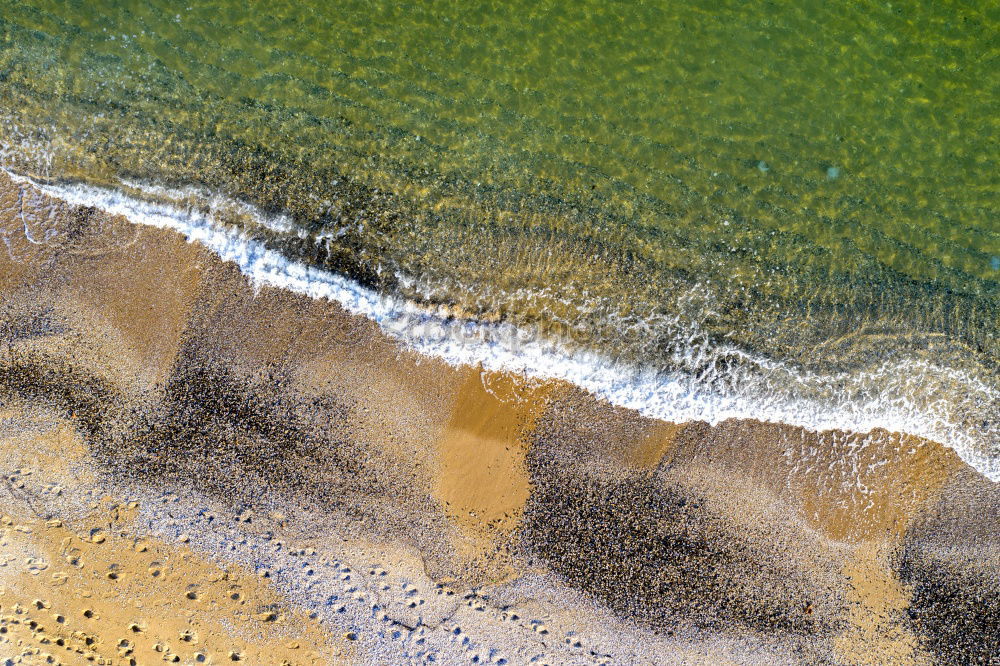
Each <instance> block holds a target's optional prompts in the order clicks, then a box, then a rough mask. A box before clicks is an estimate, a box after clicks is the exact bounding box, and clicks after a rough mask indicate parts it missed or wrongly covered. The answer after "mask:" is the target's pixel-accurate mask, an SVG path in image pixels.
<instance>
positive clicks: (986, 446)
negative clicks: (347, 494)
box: [7, 171, 1000, 481]
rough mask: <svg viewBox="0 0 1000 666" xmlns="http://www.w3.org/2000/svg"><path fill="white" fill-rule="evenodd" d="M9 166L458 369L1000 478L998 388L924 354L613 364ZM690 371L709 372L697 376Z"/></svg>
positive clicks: (210, 225)
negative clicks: (842, 361)
mask: <svg viewBox="0 0 1000 666" xmlns="http://www.w3.org/2000/svg"><path fill="white" fill-rule="evenodd" d="M7 173H8V175H9V176H10V177H11V178H12V179H13V180H15V181H16V182H18V183H21V184H25V185H29V186H31V187H34V188H36V189H38V190H40V191H41V192H43V193H44V194H46V195H48V196H51V197H55V198H58V199H62V200H64V201H66V202H68V203H70V204H75V205H81V206H92V207H95V208H98V209H100V210H103V211H105V212H107V213H110V214H113V215H120V216H122V217H124V218H126V219H128V220H130V221H131V222H133V223H136V224H141V225H148V226H152V227H157V228H160V229H172V230H174V231H177V232H179V233H181V234H183V235H184V236H185V237H186V238H187V239H188V240H189V241H191V242H198V243H200V244H202V245H204V246H205V247H207V248H208V249H210V250H212V251H213V252H215V253H216V254H217V255H218V256H219V257H221V258H222V259H223V260H224V261H229V262H233V263H235V264H236V265H237V266H238V267H239V268H240V270H241V271H242V272H243V273H244V274H245V275H246V276H247V277H248V278H249V279H250V280H251V281H252V282H254V283H255V284H257V285H268V286H273V287H279V288H283V289H289V290H291V291H295V292H297V293H301V294H305V295H307V296H310V297H312V298H325V299H329V300H332V301H336V302H337V303H339V304H340V305H341V306H342V307H343V308H344V309H345V310H347V311H348V312H350V313H352V314H356V315H363V316H365V317H368V318H370V319H372V320H374V321H375V322H376V323H377V324H378V325H379V326H380V328H381V329H382V330H383V331H384V332H385V333H386V334H387V335H389V336H390V337H392V338H394V339H396V340H397V341H399V342H400V343H401V344H403V345H405V346H406V347H408V348H410V349H413V350H415V351H417V352H420V353H423V354H426V355H428V356H433V357H436V358H440V359H443V360H445V361H447V362H448V363H450V364H453V365H472V366H481V367H482V368H484V369H486V370H496V371H506V372H514V373H518V374H521V375H523V376H525V377H530V378H536V379H541V380H545V379H557V380H563V381H567V382H571V383H573V384H575V385H577V386H580V387H581V388H584V389H586V390H587V391H589V392H591V393H593V394H594V395H596V396H598V397H600V398H603V399H606V400H607V401H608V402H610V403H612V404H614V405H617V406H621V407H627V408H630V409H634V410H636V411H638V412H639V413H641V414H643V415H645V416H649V417H653V418H659V419H663V420H667V421H672V422H688V421H698V420H701V421H706V422H708V423H710V424H717V423H719V422H721V421H724V420H726V419H730V418H751V419H758V420H761V421H770V422H773V423H784V424H789V425H795V426H801V427H804V428H807V429H810V430H815V431H823V430H849V431H854V432H861V433H864V432H868V431H871V430H874V429H876V428H884V429H887V430H890V431H894V432H901V433H907V434H911V435H917V436H919V437H924V438H927V439H931V440H934V441H937V442H940V443H942V444H945V445H947V446H950V447H952V448H953V449H955V451H956V452H957V453H958V454H959V455H960V456H961V457H962V458H963V459H964V460H965V461H966V462H968V463H969V464H970V465H972V466H973V467H975V468H976V469H978V470H979V471H980V472H982V473H983V474H984V475H985V476H987V477H989V478H990V479H992V480H994V481H1000V450H998V445H997V439H998V436H1000V435H998V433H997V425H996V419H995V418H984V415H985V416H990V415H993V411H995V410H996V406H997V405H998V404H1000V395H998V392H997V389H996V388H995V387H994V386H992V385H989V384H987V383H985V382H983V381H981V380H979V379H978V378H976V377H974V376H971V375H969V374H968V373H965V372H963V371H959V370H954V369H950V368H946V367H941V366H937V365H935V364H933V363H931V362H928V361H926V360H918V359H914V360H908V361H906V362H901V361H896V362H892V363H885V364H883V365H881V366H878V367H873V368H871V369H869V370H867V371H864V372H850V373H842V374H836V375H818V374H815V373H810V372H807V371H803V370H801V369H798V368H796V367H793V366H791V365H788V364H784V363H781V362H779V361H775V360H773V359H768V358H764V357H755V356H753V355H751V354H749V353H747V352H745V351H744V350H741V349H738V348H735V347H726V346H718V345H716V346H712V347H710V348H709V347H706V345H705V344H704V343H703V342H696V341H697V340H699V339H701V340H703V338H699V336H697V335H691V337H690V339H691V340H692V343H691V344H690V345H688V346H686V347H683V348H681V349H680V350H679V351H678V352H677V353H678V354H680V355H681V356H686V357H687V358H686V359H679V360H680V361H685V360H686V361H688V362H686V363H685V362H680V363H678V364H677V367H678V368H679V369H677V370H673V371H654V370H651V369H649V368H643V367H637V366H634V365H628V364H623V363H618V362H612V361H611V360H609V359H608V358H607V357H606V356H604V355H602V354H601V353H599V352H597V351H592V350H591V351H587V350H579V349H574V348H571V347H569V346H567V345H564V344H562V343H560V342H558V341H555V340H551V339H546V338H544V337H543V336H539V335H537V334H536V333H535V332H534V331H531V330H526V329H519V328H515V327H513V326H511V325H509V324H502V323H501V324H491V323H483V322H477V321H470V320H462V319H456V318H454V317H451V316H449V314H448V313H447V312H445V311H444V310H439V309H435V308H430V307H425V306H422V305H418V304H416V303H413V302H409V301H405V300H402V299H399V298H393V297H387V296H385V295H381V294H379V293H377V292H375V291H373V290H371V289H368V288H366V287H363V286H362V285H360V284H358V283H356V282H354V281H352V280H350V279H348V278H345V277H343V276H340V275H337V274H334V273H331V272H329V271H325V270H322V269H319V268H315V267H311V266H307V265H305V264H303V263H300V262H296V261H292V260H289V259H288V258H286V257H285V256H283V255H282V254H280V253H279V252H276V251H274V250H270V249H268V248H266V247H264V246H263V245H262V244H261V243H259V242H256V241H253V240H250V239H248V238H247V237H246V235H245V234H243V233H241V232H239V231H236V230H234V229H232V228H228V227H226V226H224V225H222V224H220V223H219V222H218V220H217V219H216V218H214V217H213V215H212V211H213V210H218V209H219V208H220V207H233V206H238V207H239V210H240V211H241V214H243V215H248V216H252V217H253V218H254V222H255V223H256V224H259V225H260V226H262V227H266V228H271V229H275V228H285V227H286V226H287V221H286V220H284V219H270V218H269V217H268V216H265V215H263V214H262V213H260V212H259V211H257V210H255V209H253V208H252V207H250V206H248V205H247V204H244V203H239V204H236V203H232V202H230V203H222V202H220V200H219V199H218V197H214V198H212V197H210V198H208V201H214V202H215V203H214V204H212V205H209V206H202V207H197V206H190V207H187V208H180V207H177V206H173V205H169V204H166V203H157V202H151V201H145V200H143V199H139V198H134V197H131V196H128V195H126V194H124V193H123V192H121V191H118V190H114V189H109V188H102V187H94V186H89V185H82V184H75V183H74V184H49V183H40V182H37V181H34V180H32V179H30V178H27V177H24V176H20V175H17V174H14V173H11V172H9V171H8V172H7ZM127 185H128V186H129V187H130V188H131V189H133V190H136V189H144V188H143V186H140V185H138V184H135V183H129V184H127ZM147 191H149V192H151V193H158V194H162V193H164V192H166V191H165V190H158V191H154V190H149V189H147ZM171 194H176V193H175V192H174V193H171ZM187 194H189V193H185V196H187ZM706 360H707V361H709V362H708V363H706ZM727 360H728V361H733V362H726V361H727ZM685 367H688V368H690V367H699V368H702V369H703V370H702V371H700V372H697V373H692V372H686V371H685V370H684V368H685ZM704 368H708V370H704ZM955 386H961V387H962V391H961V397H960V398H957V399H947V398H943V397H942V396H944V395H946V394H947V395H951V396H954V395H955V393H956V391H955V390H954V388H953V387H955Z"/></svg>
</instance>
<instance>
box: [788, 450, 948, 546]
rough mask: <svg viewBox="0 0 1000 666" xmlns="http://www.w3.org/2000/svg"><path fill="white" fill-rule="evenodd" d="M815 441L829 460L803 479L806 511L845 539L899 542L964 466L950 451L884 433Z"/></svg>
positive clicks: (833, 536) (822, 526) (815, 521)
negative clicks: (950, 479)
mask: <svg viewBox="0 0 1000 666" xmlns="http://www.w3.org/2000/svg"><path fill="white" fill-rule="evenodd" d="M816 440H817V442H816V446H817V448H818V450H820V451H822V452H823V457H824V459H825V460H826V462H825V463H824V464H823V465H822V466H820V465H816V466H815V469H814V470H813V471H811V472H810V473H808V474H805V475H803V478H802V479H801V480H800V481H799V484H798V485H799V488H800V493H801V502H802V510H803V514H804V515H805V516H806V517H807V519H808V520H809V521H810V523H812V524H813V525H814V526H815V527H817V528H819V529H821V530H823V532H824V533H826V534H827V536H829V537H830V538H831V539H836V540H841V541H848V542H853V543H857V542H863V541H867V540H871V539H876V540H883V539H885V540H888V541H890V542H896V541H897V540H898V539H899V538H901V537H902V535H903V533H904V532H905V530H906V527H907V525H908V524H909V523H910V521H911V520H912V519H913V518H914V517H915V516H916V515H918V514H919V513H920V511H921V510H922V509H923V508H924V507H925V506H926V505H927V503H928V502H929V501H931V500H933V499H934V498H935V497H937V495H938V493H939V492H940V490H941V488H942V486H943V485H944V483H945V482H946V481H947V480H948V479H949V478H950V477H951V476H952V475H953V474H954V473H955V472H956V471H957V470H958V469H959V467H960V466H961V465H962V462H961V460H960V459H959V458H958V456H957V455H956V454H955V452H954V451H952V450H951V449H947V448H945V447H943V446H941V445H939V444H936V443H934V442H930V441H927V440H921V439H920V438H918V437H912V436H909V435H900V434H897V433H890V432H887V431H884V430H875V431H873V432H871V433H868V434H854V433H852V434H847V433H822V434H820V435H818V436H816Z"/></svg>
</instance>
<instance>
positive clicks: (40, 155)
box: [0, 0, 1000, 451]
mask: <svg viewBox="0 0 1000 666" xmlns="http://www.w3.org/2000/svg"><path fill="white" fill-rule="evenodd" d="M0 7H2V13H0V35H2V36H0V115H2V116H3V118H2V121H0V144H2V146H0V149H2V155H3V161H4V163H5V164H7V165H8V166H10V167H11V168H13V169H14V170H15V171H19V172H22V173H30V174H32V175H35V176H39V177H43V178H49V179H72V180H83V181H87V182H92V183H96V184H103V185H112V186H120V180H122V179H124V180H127V181H132V182H141V183H146V184H162V185H167V186H171V187H184V186H195V187H199V188H204V189H205V190H206V191H210V192H214V193H221V194H224V195H226V196H229V197H232V198H234V199H238V200H243V201H247V202H250V203H253V204H255V205H256V206H258V207H260V208H262V209H263V210H265V211H269V212H273V213H277V212H285V213H288V214H289V215H291V216H292V217H293V218H294V220H295V223H296V224H297V225H298V227H299V228H300V229H301V230H302V233H300V234H297V235H295V234H287V235H282V234H276V233H275V232H273V231H270V230H265V229H259V228H256V227H253V226H252V225H249V226H247V231H248V232H249V233H251V234H253V235H255V236H257V237H259V238H260V239H261V240H264V241H265V242H266V243H268V244H269V245H271V246H272V247H275V248H280V249H281V250H282V251H284V252H286V253H287V254H289V255H290V256H292V257H295V258H297V259H302V260H305V261H308V262H310V263H314V264H318V265H322V266H325V267H328V268H331V269H333V270H336V271H338V272H341V273H344V274H347V275H350V276H352V277H354V278H356V279H358V280H360V281H362V282H363V283H365V284H368V285H370V286H373V287H376V288H378V289H382V290H386V291H390V292H398V293H402V294H404V295H406V296H409V297H411V298H415V299H423V300H431V301H438V302H444V303H450V304H454V305H456V306H458V307H460V308H461V310H462V311H464V312H468V313H471V314H473V315H478V316H486V317H489V318H491V319H493V318H496V317H502V318H505V319H508V320H511V321H513V322H516V323H519V324H522V325H523V324H528V323H538V324H541V325H542V326H543V327H544V328H546V329H548V330H553V329H558V330H559V331H560V332H562V333H570V334H572V335H573V336H574V337H575V338H578V339H583V340H584V341H585V343H586V344H587V345H589V346H593V347H597V348H600V349H602V350H603V351H605V352H606V353H607V354H609V355H611V356H615V357H619V358H623V359H626V360H629V361H639V362H641V363H643V364H648V365H651V366H653V367H656V368H663V369H668V370H669V369H673V368H677V367H681V368H682V369H683V370H684V371H685V372H689V373H691V374H692V375H693V376H709V375H711V376H712V377H717V376H719V375H725V374H726V373H727V372H728V371H729V370H730V368H731V367H732V366H736V365H739V364H740V360H739V358H738V355H737V356H734V355H733V354H731V353H729V352H727V353H726V354H725V355H724V358H719V357H718V356H717V355H713V354H711V353H705V352H704V350H705V349H712V348H720V347H721V346H722V345H727V346H729V347H727V349H728V348H732V349H736V350H743V351H745V352H747V353H750V354H753V355H754V356H755V358H765V359H772V360H774V361H777V362H780V363H783V364H788V366H789V367H795V368H801V369H803V370H804V371H808V372H810V373H814V374H815V375H816V376H824V377H829V378H831V379H830V381H829V382H827V384H826V385H825V387H819V386H815V387H813V389H811V390H813V391H814V392H816V393H817V395H820V396H822V395H826V397H827V398H828V399H829V400H831V401H833V402H836V401H837V400H840V399H841V398H838V397H837V394H838V392H843V391H854V393H855V394H856V395H852V396H848V397H845V398H843V400H844V401H845V404H846V403H850V404H856V403H859V401H860V402H864V401H865V400H876V399H882V400H885V399H889V400H891V399H893V398H900V399H905V400H910V401H911V402H912V403H913V404H914V405H916V407H915V409H917V410H918V411H919V410H921V409H929V408H930V405H932V404H934V405H937V404H938V403H939V402H940V401H942V400H943V401H945V402H948V403H951V404H953V405H955V407H954V409H952V410H951V411H949V412H948V413H949V415H950V416H948V419H950V420H951V421H954V424H953V425H955V426H956V427H958V428H960V429H962V430H963V431H965V432H966V434H967V433H968V432H972V433H973V438H974V439H975V440H976V441H977V442H978V444H977V446H979V447H980V448H981V450H986V451H994V450H996V449H998V448H1000V444H998V443H997V438H998V435H997V428H998V427H1000V426H998V425H997V422H998V419H1000V417H998V414H1000V405H998V403H997V398H996V391H995V389H996V386H997V377H998V370H997V360H998V359H1000V343H998V341H997V340H998V336H997V327H998V316H1000V210H998V208H1000V206H998V204H1000V197H998V195H1000V175H998V174H1000V168H998V167H1000V165H998V155H1000V151H998V149H997V148H998V146H997V138H996V137H997V136H998V134H1000V114H998V113H997V108H998V105H997V102H998V99H1000V7H998V6H997V5H996V4H994V3H959V2H939V1H929V0H928V1H918V2H909V3H888V2H878V3H876V2H852V3H825V2H816V1H810V2H806V3H794V4H793V3H771V2H717V1H713V2H703V3H680V2H678V3H671V2H651V3H643V4H640V3H609V2H575V3H545V2H542V3H539V2H509V3H479V2H467V3H423V4H418V5H412V4H405V3H396V2H392V3H383V2H377V3H359V2H341V3H337V4H330V3H306V2H295V3H287V2H272V3H266V4H265V3H259V4H253V3H251V4H245V3H237V2H229V1H226V2H214V3H206V2H194V3H190V4H186V3H179V4H178V3H168V2H165V1H163V0H153V1H143V2H135V1H128V2H104V3H92V2H48V1H44V0H22V1H19V2H16V3H15V2H7V1H3V2H0ZM230 223H232V224H243V225H247V224H248V223H247V222H246V221H241V220H239V219H233V220H230ZM400 276H405V278H406V279H402V280H401V279H400ZM409 278H412V279H414V280H415V282H411V281H410V279H409ZM691 331H695V333H691ZM692 336H693V337H692ZM692 340H695V342H692ZM692 348H695V349H696V351H695V352H694V353H692V352H691V349H692ZM679 359H680V360H679ZM907 368H912V369H913V374H914V377H912V378H903V379H901V378H900V377H899V375H900V374H904V375H905V374H907V373H908V372H909V371H908V370H907ZM748 372H751V373H752V374H753V373H760V372H764V370H761V369H760V367H755V368H753V369H751V370H748ZM845 373H846V374H845ZM880 373H881V374H880ZM921 373H923V374H921ZM845 376H847V377H849V378H852V379H850V380H849V381H847V383H848V384H851V382H853V384H851V386H854V387H855V388H845V385H844V381H846V380H843V377H845ZM862 376H864V377H869V378H871V377H874V379H866V380H864V381H862V380H859V379H857V378H858V377H862ZM838 377H839V378H840V379H837V378H838ZM712 381H715V380H712ZM725 381H728V380H723V383H725ZM887 382H888V383H887ZM970 382H971V383H970ZM911 384H916V385H918V386H919V385H925V386H926V385H933V387H934V388H933V390H932V391H930V393H928V394H927V395H925V396H923V397H914V396H911V395H901V396H900V395H896V394H898V393H904V394H905V393H906V392H907V391H910V390H911V388H912V387H911ZM890 385H891V386H890ZM727 386H729V385H728V384H727ZM734 386H735V388H733V387H734ZM970 386H975V387H976V388H975V389H974V390H973V389H970V388H969V387H970ZM859 387H860V388H859ZM730 388H731V389H732V390H739V386H738V383H737V384H734V385H732V386H730ZM973 394H974V397H973V398H970V397H969V396H970V395H973ZM814 397H815V396H814ZM970 400H971V402H970ZM852 401H853V402H852ZM935 409H937V407H935ZM982 447H985V449H983V448H982Z"/></svg>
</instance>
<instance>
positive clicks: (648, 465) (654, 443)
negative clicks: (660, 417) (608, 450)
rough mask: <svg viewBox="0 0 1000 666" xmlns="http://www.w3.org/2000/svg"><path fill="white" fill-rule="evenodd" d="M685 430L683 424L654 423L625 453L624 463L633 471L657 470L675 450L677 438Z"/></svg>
mask: <svg viewBox="0 0 1000 666" xmlns="http://www.w3.org/2000/svg"><path fill="white" fill-rule="evenodd" d="M683 429H684V425H683V424H678V423H670V422H667V421H655V422H653V423H652V424H651V425H650V426H649V427H648V429H647V430H646V432H645V433H644V434H643V435H642V436H640V437H639V438H638V440H637V441H636V442H635V444H634V446H632V447H630V448H629V449H627V450H626V451H625V454H624V456H623V457H624V460H623V462H624V463H625V465H627V466H629V467H631V468H633V469H641V470H652V469H655V468H656V467H657V466H658V465H659V464H660V462H661V461H662V460H663V458H664V456H666V455H667V454H669V453H670V451H671V450H672V449H673V447H674V444H675V443H676V437H677V435H678V434H679V433H680V431H681V430H683Z"/></svg>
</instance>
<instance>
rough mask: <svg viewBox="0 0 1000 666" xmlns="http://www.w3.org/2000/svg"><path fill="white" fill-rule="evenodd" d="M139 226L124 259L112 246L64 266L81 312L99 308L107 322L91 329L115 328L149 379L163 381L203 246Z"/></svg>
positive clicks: (195, 288)
mask: <svg viewBox="0 0 1000 666" xmlns="http://www.w3.org/2000/svg"><path fill="white" fill-rule="evenodd" d="M136 228H137V229H141V234H140V236H139V239H138V240H137V242H136V244H135V245H134V246H132V247H131V248H129V250H130V253H131V256H132V257H135V256H139V257H140V260H139V261H134V260H133V261H129V262H128V265H129V270H128V272H127V273H125V272H122V270H121V266H122V263H123V262H124V261H126V260H127V259H128V257H126V256H125V253H124V252H121V251H115V252H111V253H109V254H107V255H106V256H103V257H101V258H99V259H95V260H91V261H88V262H86V263H85V264H82V265H75V266H72V267H71V268H70V271H69V273H70V277H71V280H72V281H73V284H76V285H81V286H83V285H85V287H83V288H78V289H74V290H73V291H74V293H73V294H72V297H71V298H72V302H73V303H74V304H75V305H77V307H78V309H80V310H82V311H85V312H99V313H100V316H101V317H103V318H104V319H105V320H106V322H107V325H105V326H94V327H93V330H107V329H109V328H110V329H111V330H112V331H116V332H118V333H119V335H121V336H122V338H123V341H124V342H125V344H126V345H127V347H126V348H127V349H129V350H130V351H131V352H132V353H133V354H134V355H135V357H136V358H137V359H140V360H141V361H140V364H141V367H142V371H143V373H144V374H146V375H147V376H148V379H149V380H150V381H152V382H157V383H158V382H165V381H166V379H167V377H168V375H169V373H170V369H171V367H172V365H173V360H174V357H175V356H176V353H177V349H178V347H179V346H180V339H181V333H182V332H183V330H184V327H185V324H186V322H187V320H188V317H189V316H190V310H191V305H192V303H193V302H194V300H195V298H196V297H197V295H198V292H199V290H200V287H201V284H202V281H201V276H202V271H201V270H199V267H198V262H197V258H198V257H199V255H201V254H203V253H204V252H205V250H204V249H202V248H200V247H198V246H197V245H193V244H191V243H188V242H186V241H185V240H184V238H183V237H181V236H180V235H178V234H167V233H164V232H162V231H157V230H153V229H142V228H140V227H136ZM136 253H138V255H137V254H136Z"/></svg>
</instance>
